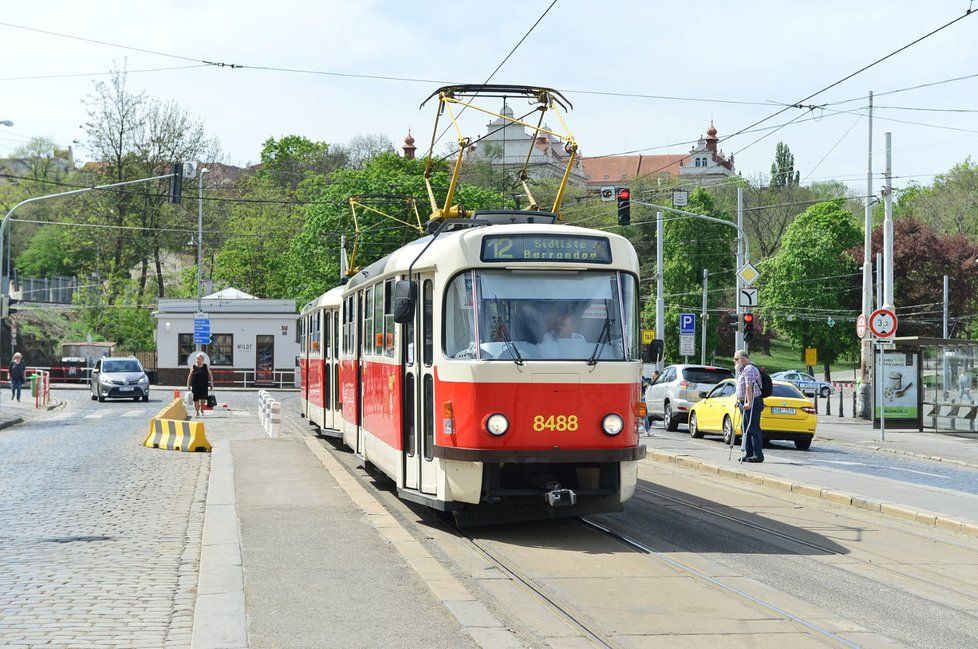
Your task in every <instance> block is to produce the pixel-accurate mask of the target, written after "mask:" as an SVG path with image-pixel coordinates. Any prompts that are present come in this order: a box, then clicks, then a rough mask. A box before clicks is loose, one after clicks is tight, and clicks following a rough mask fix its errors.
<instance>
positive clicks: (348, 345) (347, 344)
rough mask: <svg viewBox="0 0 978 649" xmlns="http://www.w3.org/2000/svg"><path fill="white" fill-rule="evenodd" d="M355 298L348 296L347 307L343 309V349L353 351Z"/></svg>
mask: <svg viewBox="0 0 978 649" xmlns="http://www.w3.org/2000/svg"><path fill="white" fill-rule="evenodd" d="M352 323H353V298H352V297H348V298H346V308H344V309H343V351H344V352H346V353H347V354H352V353H353V325H352Z"/></svg>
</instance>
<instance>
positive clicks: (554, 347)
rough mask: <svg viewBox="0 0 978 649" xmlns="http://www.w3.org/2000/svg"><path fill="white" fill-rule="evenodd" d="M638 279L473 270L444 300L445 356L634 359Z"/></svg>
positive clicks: (456, 282) (601, 273) (621, 275)
mask: <svg viewBox="0 0 978 649" xmlns="http://www.w3.org/2000/svg"><path fill="white" fill-rule="evenodd" d="M637 305H638V300H637V292H636V281H635V277H634V276H632V275H629V274H626V273H620V272H613V271H612V272H608V271H588V272H583V271H581V272H575V271H513V270H472V271H467V272H464V273H462V274H460V275H458V276H457V277H456V278H455V279H454V280H453V281H452V283H451V284H450V285H449V287H448V292H447V294H446V299H445V327H444V336H445V341H444V345H445V354H446V356H447V357H448V358H456V359H480V360H509V361H516V362H523V361H531V360H562V361H565V360H580V361H588V362H591V363H593V362H597V361H599V360H617V361H621V360H633V359H635V358H637V356H638V353H639V350H638V344H637V333H638V330H637V326H636V310H637V308H638V306H637Z"/></svg>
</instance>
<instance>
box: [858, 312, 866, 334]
mask: <svg viewBox="0 0 978 649" xmlns="http://www.w3.org/2000/svg"><path fill="white" fill-rule="evenodd" d="M856 335H857V336H859V339H860V340H862V339H863V338H865V337H866V316H865V315H863V314H862V313H860V314H859V317H858V318H856Z"/></svg>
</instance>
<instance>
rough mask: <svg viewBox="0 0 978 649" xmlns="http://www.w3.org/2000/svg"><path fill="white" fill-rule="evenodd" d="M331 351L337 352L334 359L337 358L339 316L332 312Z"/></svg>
mask: <svg viewBox="0 0 978 649" xmlns="http://www.w3.org/2000/svg"><path fill="white" fill-rule="evenodd" d="M333 349H335V350H337V353H336V356H335V357H336V358H339V357H340V355H339V349H340V314H339V313H338V312H336V311H334V312H333Z"/></svg>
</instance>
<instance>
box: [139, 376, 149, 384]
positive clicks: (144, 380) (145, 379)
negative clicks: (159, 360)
mask: <svg viewBox="0 0 978 649" xmlns="http://www.w3.org/2000/svg"><path fill="white" fill-rule="evenodd" d="M139 382H140V383H148V382H149V377H148V376H146V375H145V374H143V375H142V376H140V377H139Z"/></svg>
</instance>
